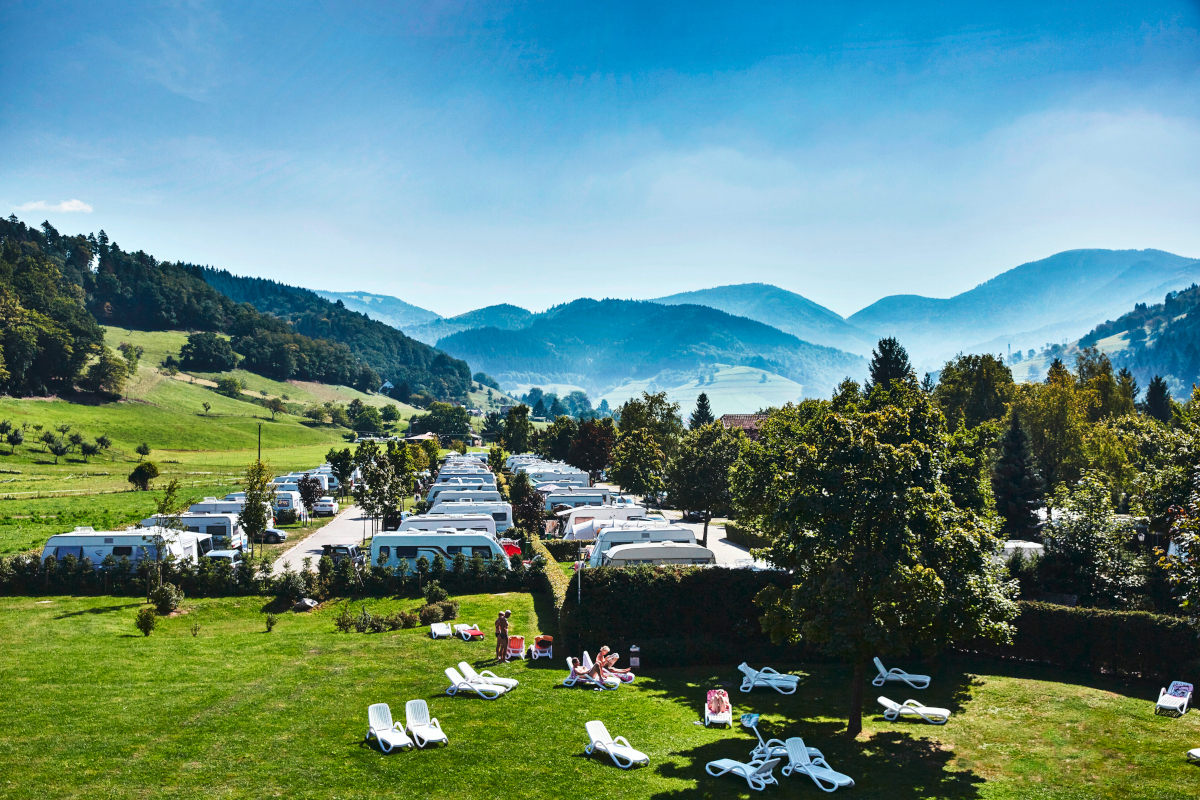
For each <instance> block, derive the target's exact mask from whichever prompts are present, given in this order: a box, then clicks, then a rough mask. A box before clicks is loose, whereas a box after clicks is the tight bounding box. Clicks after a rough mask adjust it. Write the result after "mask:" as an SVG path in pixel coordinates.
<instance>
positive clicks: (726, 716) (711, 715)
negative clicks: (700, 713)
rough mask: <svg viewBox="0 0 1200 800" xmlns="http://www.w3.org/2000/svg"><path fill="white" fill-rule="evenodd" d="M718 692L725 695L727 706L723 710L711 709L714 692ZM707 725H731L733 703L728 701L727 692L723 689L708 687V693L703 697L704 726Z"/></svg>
mask: <svg viewBox="0 0 1200 800" xmlns="http://www.w3.org/2000/svg"><path fill="white" fill-rule="evenodd" d="M716 692H720V693H721V694H722V695H724V697H725V702H726V703H727V704H728V705H729V708H728V709H726V710H725V711H713V710H712V707H711V706H712V704H713V698H714V697H715V693H716ZM709 725H728V726H729V727H731V728H732V727H733V704H732V703H729V694H728V693H727V692H726V691H725V690H724V689H709V690H708V695H707V697H705V699H704V727H706V728H707V727H708V726H709Z"/></svg>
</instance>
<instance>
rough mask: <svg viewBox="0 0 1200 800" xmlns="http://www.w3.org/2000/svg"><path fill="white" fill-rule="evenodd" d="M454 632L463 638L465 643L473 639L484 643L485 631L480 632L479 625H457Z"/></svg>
mask: <svg viewBox="0 0 1200 800" xmlns="http://www.w3.org/2000/svg"><path fill="white" fill-rule="evenodd" d="M454 632H455V633H457V634H458V635H459V636H461V637H462V639H463V641H464V642H469V641H471V640H472V639H478V640H479V641H483V631H481V630H479V626H478V625H455V626H454Z"/></svg>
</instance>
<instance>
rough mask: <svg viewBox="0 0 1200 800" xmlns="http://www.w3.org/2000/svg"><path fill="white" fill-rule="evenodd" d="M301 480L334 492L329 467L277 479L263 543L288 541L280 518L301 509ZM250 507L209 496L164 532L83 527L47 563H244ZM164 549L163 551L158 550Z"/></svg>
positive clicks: (325, 502)
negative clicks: (243, 520)
mask: <svg viewBox="0 0 1200 800" xmlns="http://www.w3.org/2000/svg"><path fill="white" fill-rule="evenodd" d="M302 475H311V476H313V477H314V478H317V479H318V480H320V481H321V485H322V488H324V489H326V490H327V491H334V490H336V488H337V485H338V484H337V478H336V477H334V476H333V474H332V470H331V469H330V467H329V465H328V464H323V465H321V466H320V467H317V468H316V469H315V470H312V471H310V472H307V473H292V474H290V475H287V476H280V477H279V478H276V479H275V481H274V482H275V485H276V486H277V487H278V488H277V489H276V493H275V503H274V506H273V507H272V506H270V505H268V506H267V512H268V513H267V520H268V521H267V528H266V530H265V531H264V532H263V537H262V538H263V541H265V542H268V543H272V544H276V543H279V542H283V541H285V540H286V539H287V532H286V531H282V530H279V529H278V528H276V527H275V514H276V513H278V512H280V511H284V510H299V509H300V494H299V492H298V491H296V490H295V488H293V487H294V485H295V483H296V482H297V481H298V480H299V478H300V477H301V476H302ZM245 504H246V493H245V492H233V493H231V494H227V495H225V497H223V498H217V497H205V498H204V499H203V500H200V501H199V502H196V503H193V504H192V505H190V506H189V507H188V510H187V511H185V512H183V513H182V514H180V515H179V527H178V528H177V529H176V528H165V527H162V523H163V520H161V519H159V518H158V517H147V518H146V519H143V520H142V521H141V522H140V523H138V527H136V528H133V529H130V530H125V531H97V530H95V529H93V528H90V527H79V528H75V530H73V531H71V532H70V533H60V534H55V535H54V536H51V537H50V538H49V539H48V540H47V541H46V545H45V547H43V548H42V558H48V557H49V556H55V557H56V558H58V559H60V560H61V559H63V558H65V557H66V556H68V555H72V556H74V557H75V558H77V559H80V560H82V559H84V558H89V559H91V561H92V565H93V566H94V567H95V568H97V569H99V568H100V567H101V566H102V562H103V561H104V559H105V558H107V557H108V556H112V557H113V558H114V559H116V560H118V561H119V560H121V559H122V558H128V559H129V560H130V561H134V562H137V561H140V560H141V559H143V558H148V559H155V558H156V556H158V557H161V558H166V557H167V556H168V555H171V556H174V558H175V559H176V560H179V561H193V562H198V561H199V559H201V558H212V559H223V560H226V561H229V562H231V563H237V562H239V561H241V554H242V552H243V551H244V550H246V548H247V547H248V546H249V545H250V541H249V538H248V537H247V535H246V533H245V531H243V530H242V527H241V525H240V524H239V523H238V518H239V516H240V515H241V513H242V508H243V507H244V506H245ZM337 511H338V507H337V503H336V502H335V501H334V500H333V498H332V497H322V498H321V502H319V503H318V504H317V506H316V508H315V509H314V512H315V513H317V514H321V513H331V514H336V513H337ZM159 548H161V549H162V552H161V553H157V552H156V551H157V550H158V549H159Z"/></svg>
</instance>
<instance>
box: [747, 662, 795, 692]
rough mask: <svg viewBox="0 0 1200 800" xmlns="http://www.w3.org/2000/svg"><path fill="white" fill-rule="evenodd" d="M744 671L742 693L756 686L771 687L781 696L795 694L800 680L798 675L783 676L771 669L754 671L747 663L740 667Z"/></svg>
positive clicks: (765, 668)
mask: <svg viewBox="0 0 1200 800" xmlns="http://www.w3.org/2000/svg"><path fill="white" fill-rule="evenodd" d="M738 669H739V670H741V671H742V675H743V676H744V677H743V678H742V687H741V688H742V691H743V692H748V691H750V690H751V689H753V688H754V687H756V686H769V687H770V688H772V689H774V690H775V691H777V692H779V693H780V694H795V693H796V687H797V686H798V685H799V683H800V678H799V677H798V676H796V675H783V674H780V673H778V672H776V671H775V670H773V669H771V668H770V667H763V668H762V669H757V670H756V669H754V668H753V667H751V666H749V665H748V664H747V663H746V662H745V661H743V662H742V663H741V664H739V665H738Z"/></svg>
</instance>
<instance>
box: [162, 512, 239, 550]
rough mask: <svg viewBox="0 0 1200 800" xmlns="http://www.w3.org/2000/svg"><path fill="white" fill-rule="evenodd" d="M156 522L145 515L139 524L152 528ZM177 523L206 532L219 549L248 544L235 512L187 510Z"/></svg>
mask: <svg viewBox="0 0 1200 800" xmlns="http://www.w3.org/2000/svg"><path fill="white" fill-rule="evenodd" d="M157 523H158V519H157V518H156V517H147V518H146V519H144V520H142V521H141V523H139V524H140V525H141V526H142V527H143V528H152V527H154V526H155V525H156V524H157ZM179 524H180V525H182V526H183V530H184V531H186V532H189V533H205V534H208V535H209V536H211V537H212V541H213V545H214V546H215V547H217V549H219V550H245V549H246V548H247V547H248V546H249V543H248V542H247V541H246V534H245V533H244V532H243V531H242V528H241V526H240V525H238V515H237V514H193V513H192V512H190V511H189V512H186V513H184V514H180V515H179Z"/></svg>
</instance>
